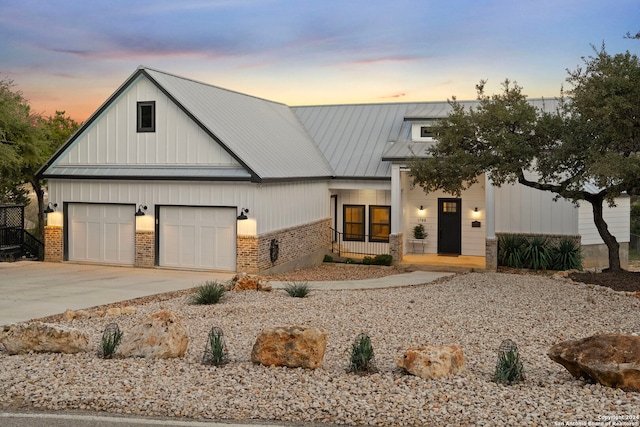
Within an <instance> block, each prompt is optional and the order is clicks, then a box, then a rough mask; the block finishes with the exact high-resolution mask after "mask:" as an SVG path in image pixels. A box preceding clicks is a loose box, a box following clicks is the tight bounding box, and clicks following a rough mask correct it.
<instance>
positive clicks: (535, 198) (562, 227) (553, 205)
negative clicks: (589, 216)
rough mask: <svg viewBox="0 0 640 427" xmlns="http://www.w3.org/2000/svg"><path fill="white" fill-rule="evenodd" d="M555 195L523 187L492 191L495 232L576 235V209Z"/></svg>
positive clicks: (509, 187)
mask: <svg viewBox="0 0 640 427" xmlns="http://www.w3.org/2000/svg"><path fill="white" fill-rule="evenodd" d="M555 195H556V194H555V193H551V192H549V191H540V190H536V189H534V188H530V187H526V186H524V185H522V184H505V185H503V186H502V187H498V188H496V189H495V211H496V232H498V233H534V234H566V235H576V234H578V232H579V230H578V208H577V207H576V206H575V205H574V204H573V203H571V202H570V201H568V200H566V199H559V200H558V201H554V200H553V198H554V196H555Z"/></svg>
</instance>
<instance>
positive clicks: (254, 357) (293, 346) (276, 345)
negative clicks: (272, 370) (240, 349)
mask: <svg viewBox="0 0 640 427" xmlns="http://www.w3.org/2000/svg"><path fill="white" fill-rule="evenodd" d="M326 347H327V332H326V331H324V330H322V329H320V328H313V327H304V326H283V327H271V328H266V329H264V330H263V331H262V332H261V333H260V335H258V338H257V339H256V342H255V344H254V345H253V350H252V351H251V361H252V362H253V363H260V364H262V365H266V366H272V365H275V366H287V367H290V368H299V367H302V368H308V369H316V368H318V367H320V366H321V365H322V359H323V358H324V351H325V349H326Z"/></svg>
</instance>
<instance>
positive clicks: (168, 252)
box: [159, 206, 236, 271]
mask: <svg viewBox="0 0 640 427" xmlns="http://www.w3.org/2000/svg"><path fill="white" fill-rule="evenodd" d="M235 223H236V218H235V209H232V208H211V207H178V206H166V207H162V208H161V210H160V236H159V239H160V265H162V266H167V267H183V268H198V269H207V270H226V271H235V269H236V240H235V234H236V231H235Z"/></svg>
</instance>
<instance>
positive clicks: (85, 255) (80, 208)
mask: <svg viewBox="0 0 640 427" xmlns="http://www.w3.org/2000/svg"><path fill="white" fill-rule="evenodd" d="M134 213H135V207H134V206H133V205H98V204H76V203H72V204H69V210H68V215H69V234H68V238H69V260H70V261H88V262H99V263H107V264H120V265H133V263H134V260H135V233H136V232H135V216H134Z"/></svg>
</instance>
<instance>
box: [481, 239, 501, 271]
mask: <svg viewBox="0 0 640 427" xmlns="http://www.w3.org/2000/svg"><path fill="white" fill-rule="evenodd" d="M484 247H485V253H484V257H485V267H484V268H485V269H486V270H489V271H497V270H498V239H497V238H493V239H486V240H485V246H484Z"/></svg>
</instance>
